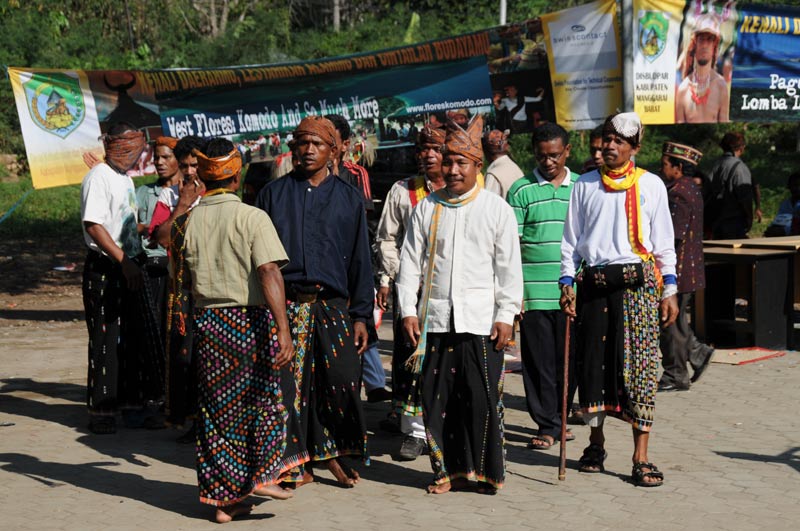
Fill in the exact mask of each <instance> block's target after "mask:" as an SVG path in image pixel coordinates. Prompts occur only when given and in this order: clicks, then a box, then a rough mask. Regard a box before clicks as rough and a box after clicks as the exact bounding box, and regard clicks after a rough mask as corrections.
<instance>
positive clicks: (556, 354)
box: [506, 123, 578, 450]
mask: <svg viewBox="0 0 800 531" xmlns="http://www.w3.org/2000/svg"><path fill="white" fill-rule="evenodd" d="M532 140H533V142H532V143H533V150H534V154H535V156H536V161H537V168H536V169H535V170H534V171H533V173H532V174H528V175H526V176H525V177H522V178H521V179H519V180H518V181H516V182H515V183H514V184H513V185H512V186H511V188H510V189H509V192H508V196H507V198H506V199H507V201H508V203H509V204H510V205H511V207H512V208H513V209H514V212H515V214H516V216H517V224H518V225H519V237H520V246H521V248H522V273H523V277H524V280H525V295H524V297H525V298H524V300H523V306H522V311H523V313H524V316H523V319H522V321H521V322H520V335H521V340H522V342H521V352H522V380H523V383H524V384H525V397H526V401H527V406H528V413H529V414H530V415H531V418H533V421H534V422H535V423H536V424H537V425H538V426H539V431H538V433H537V434H536V435H535V436H534V437H533V438H532V439H531V441H530V442H529V444H528V448H533V449H537V450H546V449H548V448H550V447H551V446H553V444H555V442H556V441H557V440H558V434H559V432H560V430H561V411H560V410H561V400H560V396H561V389H562V388H563V387H562V386H563V370H564V358H563V352H564V332H565V329H566V323H567V321H566V319H567V317H566V315H565V314H564V313H562V312H561V309H560V306H559V304H558V300H559V297H560V296H561V292H560V290H559V287H558V277H559V274H560V264H561V236H562V233H563V232H564V219H565V218H566V217H567V207H568V206H569V196H570V193H571V192H572V187H573V184H574V183H575V180H576V179H577V178H578V174H576V173H572V172H571V171H570V170H569V168H567V167H566V166H565V164H566V161H567V158H568V157H569V151H570V147H571V146H570V143H569V134H568V133H567V132H566V131H565V130H564V128H563V127H561V126H560V125H557V124H554V123H545V124H543V125H541V126H539V127H537V128H536V129H535V130H534V132H533V138H532ZM570 358H571V359H574V356H571V357H570ZM571 365H572V364H571ZM570 373H573V374H574V371H570ZM570 379H572V378H570ZM567 437H568V438H570V437H571V434H570V433H568V435H567Z"/></svg>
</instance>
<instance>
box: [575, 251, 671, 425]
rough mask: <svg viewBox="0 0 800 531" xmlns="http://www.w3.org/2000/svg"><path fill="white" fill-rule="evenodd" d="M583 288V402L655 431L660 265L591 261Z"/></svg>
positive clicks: (580, 342)
mask: <svg viewBox="0 0 800 531" xmlns="http://www.w3.org/2000/svg"><path fill="white" fill-rule="evenodd" d="M580 280H581V283H580V287H579V289H578V322H577V325H578V328H577V329H578V337H577V356H578V360H577V361H578V379H579V383H578V386H579V393H580V403H581V407H582V408H583V409H584V410H585V411H587V412H589V413H596V412H599V411H605V412H607V413H608V414H611V415H614V416H617V417H620V418H622V419H623V420H626V421H628V422H630V423H631V424H633V426H634V427H635V428H637V429H639V430H641V431H650V427H651V426H652V424H653V416H654V413H655V396H656V389H657V387H658V365H659V361H660V360H659V351H658V338H659V333H660V329H659V321H658V305H659V295H660V294H659V288H658V285H657V284H658V281H657V279H656V272H655V266H654V265H653V263H652V262H645V263H644V264H620V265H608V266H603V267H587V268H586V269H585V271H584V272H583V273H582V278H581V279H580Z"/></svg>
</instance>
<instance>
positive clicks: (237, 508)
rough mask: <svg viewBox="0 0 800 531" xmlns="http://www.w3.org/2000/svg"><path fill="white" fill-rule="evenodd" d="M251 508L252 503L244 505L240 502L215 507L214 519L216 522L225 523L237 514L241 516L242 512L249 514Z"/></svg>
mask: <svg viewBox="0 0 800 531" xmlns="http://www.w3.org/2000/svg"><path fill="white" fill-rule="evenodd" d="M252 510H253V506H252V505H245V504H242V503H237V504H236V505H230V506H228V507H220V508H218V509H217V514H216V519H217V523H218V524H227V523H228V522H230V521H231V520H233V519H234V518H236V517H237V516H241V515H243V514H250V512H251V511H252Z"/></svg>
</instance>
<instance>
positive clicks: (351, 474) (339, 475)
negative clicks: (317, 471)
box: [325, 458, 361, 489]
mask: <svg viewBox="0 0 800 531" xmlns="http://www.w3.org/2000/svg"><path fill="white" fill-rule="evenodd" d="M325 464H326V466H327V467H328V470H330V471H331V474H333V477H335V478H336V482H337V483H338V484H339V486H340V487H343V488H345V489H352V488H353V487H355V486H356V483H358V480H359V479H361V476H359V475H358V472H356V471H355V470H353V469H352V468H350V467H349V466H347V465H343V464H342V463H340V462H339V460H338V459H336V458H334V459H328V460H327V461H325Z"/></svg>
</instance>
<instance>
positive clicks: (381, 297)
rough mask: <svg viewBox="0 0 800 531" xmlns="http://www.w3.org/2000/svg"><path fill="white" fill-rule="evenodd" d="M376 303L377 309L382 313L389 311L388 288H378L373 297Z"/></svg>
mask: <svg viewBox="0 0 800 531" xmlns="http://www.w3.org/2000/svg"><path fill="white" fill-rule="evenodd" d="M375 300H376V302H377V303H378V308H380V309H381V310H383V311H384V312H385V311H387V310H388V309H389V286H381V287H380V288H378V294H377V295H376V296H375Z"/></svg>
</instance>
